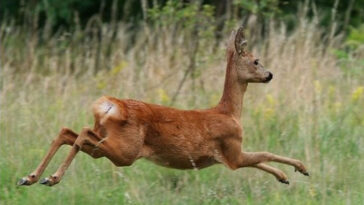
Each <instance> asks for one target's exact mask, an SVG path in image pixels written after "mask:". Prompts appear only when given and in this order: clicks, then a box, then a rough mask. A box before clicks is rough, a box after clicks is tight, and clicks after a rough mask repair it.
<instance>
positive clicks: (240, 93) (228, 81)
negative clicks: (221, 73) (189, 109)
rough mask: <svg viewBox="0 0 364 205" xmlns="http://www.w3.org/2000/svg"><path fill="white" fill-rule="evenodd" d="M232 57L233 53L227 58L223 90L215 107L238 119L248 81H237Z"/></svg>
mask: <svg viewBox="0 0 364 205" xmlns="http://www.w3.org/2000/svg"><path fill="white" fill-rule="evenodd" d="M232 58H233V55H232V56H230V57H229V59H228V63H227V67H226V76H225V84H224V92H223V94H222V97H221V100H220V102H219V104H218V105H217V107H216V108H217V109H218V111H219V112H222V113H224V114H228V115H232V116H233V117H235V118H236V119H240V116H241V110H242V107H243V98H244V93H245V91H246V89H247V87H248V83H241V82H239V80H238V74H237V70H236V68H235V67H234V66H235V65H234V63H233V59H232Z"/></svg>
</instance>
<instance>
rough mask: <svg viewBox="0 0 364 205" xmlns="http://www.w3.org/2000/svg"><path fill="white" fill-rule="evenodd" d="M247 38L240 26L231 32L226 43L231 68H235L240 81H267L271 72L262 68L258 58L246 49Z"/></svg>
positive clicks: (270, 77)
mask: <svg viewBox="0 0 364 205" xmlns="http://www.w3.org/2000/svg"><path fill="white" fill-rule="evenodd" d="M246 46H247V40H246V39H245V35H244V29H243V27H240V28H239V30H238V31H237V32H233V33H232V34H231V37H230V40H229V45H228V55H229V56H230V57H229V58H228V61H230V63H231V64H230V65H231V66H232V67H233V69H236V72H237V76H238V80H239V82H241V83H267V82H269V81H270V80H272V78H273V74H272V73H271V72H269V71H267V70H265V69H264V67H263V65H262V64H261V63H260V62H259V59H257V58H255V57H254V56H253V55H252V54H251V53H249V52H248V51H247V50H246Z"/></svg>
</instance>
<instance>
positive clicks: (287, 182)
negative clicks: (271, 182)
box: [278, 179, 289, 184]
mask: <svg viewBox="0 0 364 205" xmlns="http://www.w3.org/2000/svg"><path fill="white" fill-rule="evenodd" d="M278 181H279V182H281V183H283V184H289V181H287V180H285V179H280V180H278Z"/></svg>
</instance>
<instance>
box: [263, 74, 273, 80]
mask: <svg viewBox="0 0 364 205" xmlns="http://www.w3.org/2000/svg"><path fill="white" fill-rule="evenodd" d="M272 78H273V74H272V73H271V72H268V77H266V78H265V80H264V82H265V83H268V82H269V81H270V80H272Z"/></svg>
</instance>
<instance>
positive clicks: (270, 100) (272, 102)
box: [266, 94, 276, 107]
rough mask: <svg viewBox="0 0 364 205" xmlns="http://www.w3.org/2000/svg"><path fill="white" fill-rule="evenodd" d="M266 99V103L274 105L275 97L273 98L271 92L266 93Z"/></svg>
mask: <svg viewBox="0 0 364 205" xmlns="http://www.w3.org/2000/svg"><path fill="white" fill-rule="evenodd" d="M266 98H267V100H268V104H269V105H270V106H271V107H274V106H275V105H276V101H275V99H274V98H273V96H272V95H271V94H268V95H267V96H266Z"/></svg>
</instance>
